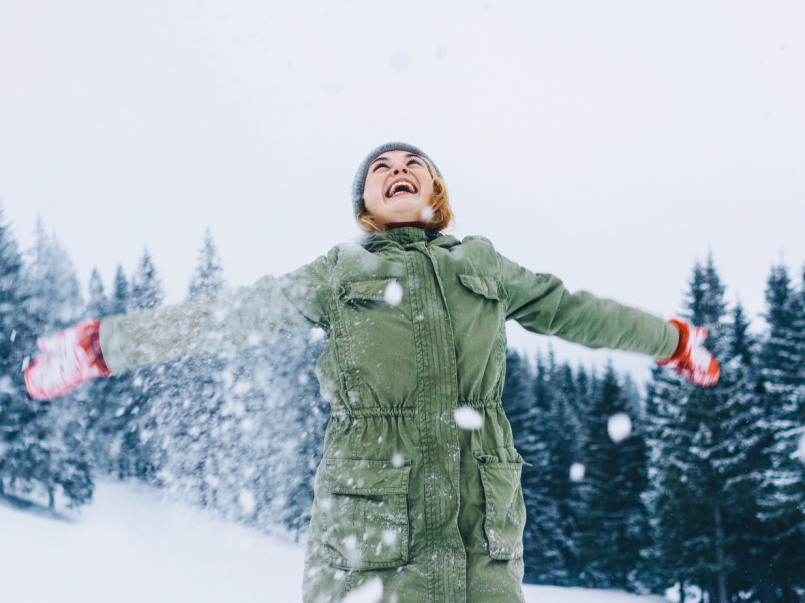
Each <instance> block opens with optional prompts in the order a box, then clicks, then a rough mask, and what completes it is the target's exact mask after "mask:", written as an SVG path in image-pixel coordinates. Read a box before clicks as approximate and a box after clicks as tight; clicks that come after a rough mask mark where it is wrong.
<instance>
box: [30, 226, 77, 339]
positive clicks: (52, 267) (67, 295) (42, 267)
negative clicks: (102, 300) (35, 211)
mask: <svg viewBox="0 0 805 603" xmlns="http://www.w3.org/2000/svg"><path fill="white" fill-rule="evenodd" d="M25 255H26V259H27V264H26V267H25V283H26V288H27V299H26V304H27V310H28V313H29V314H30V315H31V316H32V317H34V320H36V321H37V331H38V333H39V334H42V335H44V334H49V333H53V332H55V331H60V330H62V329H65V328H67V327H70V326H72V325H74V324H75V323H76V322H77V321H78V320H79V319H80V318H81V315H82V313H83V311H84V300H83V299H82V296H81V287H80V285H79V283H78V277H77V276H76V273H75V269H74V268H73V264H72V262H71V261H70V258H69V257H68V256H67V253H66V252H65V251H64V249H62V247H61V245H59V243H58V241H57V240H56V237H55V235H54V236H52V237H48V235H47V233H46V232H45V229H44V226H43V224H42V220H41V219H40V220H38V221H37V223H36V240H35V243H34V246H33V247H32V248H31V249H30V250H29V251H28V252H26V254H25Z"/></svg>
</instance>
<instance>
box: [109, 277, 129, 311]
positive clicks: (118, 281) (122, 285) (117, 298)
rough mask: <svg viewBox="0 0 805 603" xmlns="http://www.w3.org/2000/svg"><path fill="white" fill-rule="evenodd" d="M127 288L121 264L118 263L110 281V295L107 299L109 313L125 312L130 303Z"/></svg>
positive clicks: (127, 283)
mask: <svg viewBox="0 0 805 603" xmlns="http://www.w3.org/2000/svg"><path fill="white" fill-rule="evenodd" d="M129 289H130V287H129V281H128V279H126V273H125V272H123V266H120V265H118V267H117V270H116V271H115V280H114V283H112V296H111V298H110V299H109V314H111V315H114V314H125V313H126V312H127V311H128V309H129V306H130V305H131V302H130V297H131V296H130V293H129Z"/></svg>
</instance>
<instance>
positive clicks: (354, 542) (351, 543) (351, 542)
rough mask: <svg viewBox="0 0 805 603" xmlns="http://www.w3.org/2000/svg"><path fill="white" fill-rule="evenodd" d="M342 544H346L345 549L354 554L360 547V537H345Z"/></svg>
mask: <svg viewBox="0 0 805 603" xmlns="http://www.w3.org/2000/svg"><path fill="white" fill-rule="evenodd" d="M341 542H342V543H344V548H345V549H347V550H348V551H349V552H352V551H354V550H355V548H356V547H357V546H358V537H357V536H355V534H350V535H349V536H347V537H345V538H344V539H343V540H342V541H341Z"/></svg>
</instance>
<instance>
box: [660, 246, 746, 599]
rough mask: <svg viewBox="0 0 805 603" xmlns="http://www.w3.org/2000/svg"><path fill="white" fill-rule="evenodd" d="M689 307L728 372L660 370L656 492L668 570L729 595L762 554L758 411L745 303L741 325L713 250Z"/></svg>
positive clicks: (713, 595) (669, 577)
mask: <svg viewBox="0 0 805 603" xmlns="http://www.w3.org/2000/svg"><path fill="white" fill-rule="evenodd" d="M685 309H686V313H685V314H686V317H687V318H688V319H689V320H690V321H691V322H693V323H694V324H697V325H701V326H703V327H705V328H707V329H708V331H709V339H708V346H709V348H710V349H711V351H712V352H713V353H714V354H715V356H716V357H717V358H718V359H719V361H720V363H721V366H722V372H721V379H720V381H719V383H718V384H717V385H716V386H714V387H708V388H701V387H696V386H693V385H691V384H689V383H687V382H686V381H684V380H683V379H681V378H680V377H678V376H677V375H673V374H671V373H670V371H663V370H661V369H659V368H658V369H657V370H655V372H654V374H653V379H652V383H651V384H650V387H649V397H648V411H649V418H650V423H651V447H652V456H651V458H652V466H653V471H652V476H653V477H652V487H651V489H650V491H649V493H648V496H647V499H648V500H649V501H650V503H651V507H652V511H653V515H654V518H653V523H654V527H655V532H656V536H657V541H658V543H657V549H656V550H655V552H656V553H657V556H656V557H655V559H657V560H658V561H659V569H660V573H661V576H662V577H663V579H664V580H665V581H666V582H667V583H673V582H677V581H678V582H680V583H685V582H686V581H688V580H693V581H695V582H696V583H697V584H699V585H700V586H701V587H702V588H703V589H705V590H706V591H707V592H709V596H710V599H711V600H717V601H719V602H721V603H723V602H725V601H728V600H730V599H731V596H732V594H733V593H737V590H739V589H740V587H741V586H742V580H743V578H742V577H741V573H742V572H743V568H744V565H743V564H745V563H750V562H751V563H756V562H757V560H756V559H754V560H753V559H752V550H753V547H754V546H755V545H756V536H757V524H756V520H755V517H756V512H755V511H756V507H755V506H754V503H753V500H752V498H753V497H752V495H751V493H752V491H753V489H754V488H755V487H756V486H755V485H754V483H753V478H752V472H753V470H754V468H753V463H754V462H755V455H756V454H757V445H758V439H757V433H756V432H757V426H758V416H757V408H756V407H755V405H754V400H753V393H752V377H751V375H752V371H751V367H749V366H747V365H746V364H745V358H746V355H747V353H748V350H747V349H746V348H747V346H746V340H745V337H746V331H747V326H746V325H745V324H744V323H743V322H742V318H741V317H742V315H743V311H742V310H741V309H738V310H736V311H735V312H734V313H733V317H736V316H737V317H738V320H733V324H732V325H731V324H730V321H729V320H728V319H727V311H726V303H725V301H724V287H723V286H722V284H721V281H720V278H719V276H718V274H717V271H716V269H715V265H714V263H713V260H712V257H709V258H708V261H707V264H706V265H704V266H701V265H699V264H697V265H696V266H695V267H694V270H693V276H692V278H691V281H690V291H689V293H688V295H687V299H686V302H685ZM750 560H751V561H750Z"/></svg>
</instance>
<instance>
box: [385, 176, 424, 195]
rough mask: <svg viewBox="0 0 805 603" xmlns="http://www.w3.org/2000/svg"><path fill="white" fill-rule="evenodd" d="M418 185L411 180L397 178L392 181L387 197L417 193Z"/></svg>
mask: <svg viewBox="0 0 805 603" xmlns="http://www.w3.org/2000/svg"><path fill="white" fill-rule="evenodd" d="M416 192H417V190H416V186H414V183H413V182H411V181H410V180H395V181H394V182H392V183H391V186H390V187H389V190H387V191H386V197H389V198H391V197H394V196H396V195H402V194H403V193H416Z"/></svg>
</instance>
